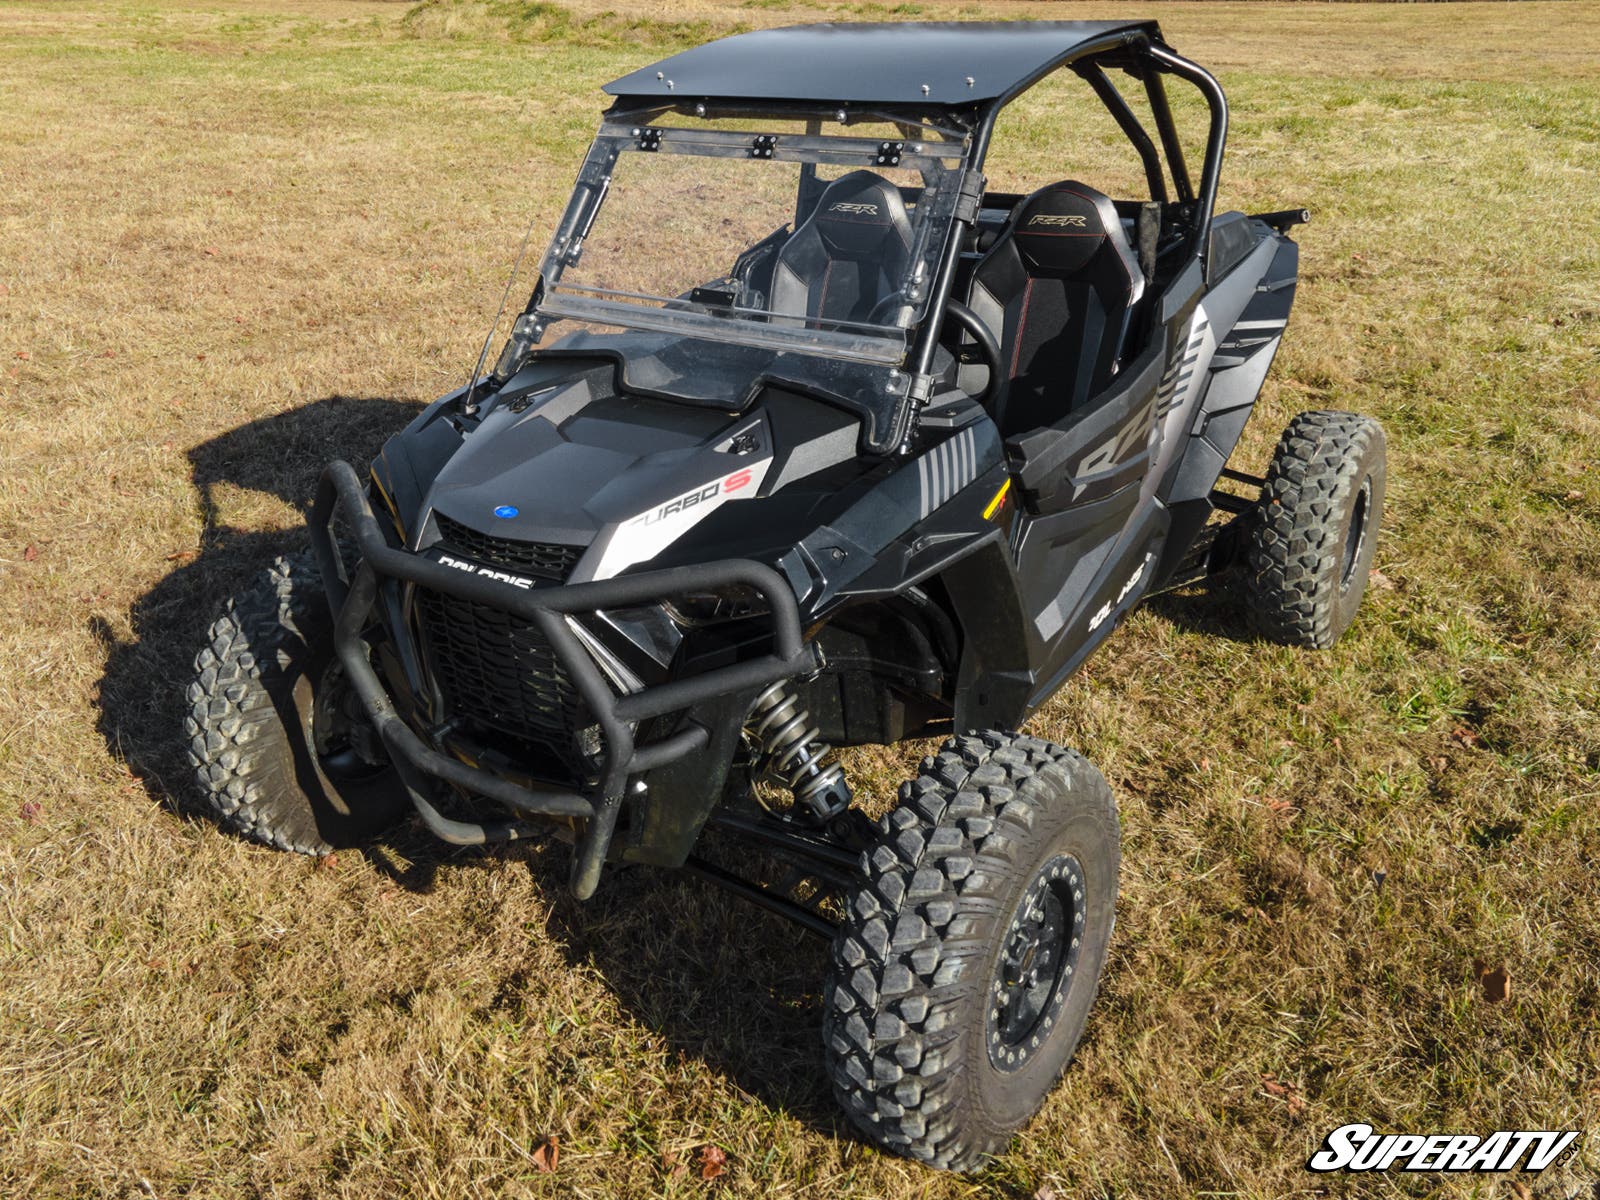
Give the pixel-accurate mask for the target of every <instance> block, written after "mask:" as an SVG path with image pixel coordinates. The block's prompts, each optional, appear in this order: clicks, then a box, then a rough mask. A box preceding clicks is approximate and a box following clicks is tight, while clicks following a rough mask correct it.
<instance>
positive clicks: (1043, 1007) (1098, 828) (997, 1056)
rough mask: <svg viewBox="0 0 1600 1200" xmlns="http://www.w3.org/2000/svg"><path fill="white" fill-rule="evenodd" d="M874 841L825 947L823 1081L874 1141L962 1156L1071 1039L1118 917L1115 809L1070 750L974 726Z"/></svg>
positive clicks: (978, 1158) (910, 788)
mask: <svg viewBox="0 0 1600 1200" xmlns="http://www.w3.org/2000/svg"><path fill="white" fill-rule="evenodd" d="M877 842H878V844H877V845H876V846H875V847H873V848H871V849H870V850H868V851H866V852H865V853H864V854H863V855H862V869H863V871H864V873H865V876H866V879H865V882H863V883H862V884H860V885H859V887H858V888H857V890H856V891H855V893H854V894H853V895H852V896H851V897H850V901H849V906H848V911H847V912H846V914H845V918H844V921H843V923H842V924H841V926H840V929H839V932H838V934H837V936H836V937H835V939H834V943H833V955H832V971H831V979H830V983H829V987H828V992H827V997H826V1015H825V1018H824V1025H823V1034H824V1041H825V1045H826V1054H827V1060H828V1069H829V1074H830V1076H831V1078H832V1080H833V1084H834V1092H835V1095H836V1096H837V1098H838V1100H839V1103H840V1105H841V1106H842V1107H843V1108H844V1110H845V1112H846V1113H847V1114H848V1115H849V1117H850V1120H851V1121H852V1123H853V1124H854V1125H855V1126H856V1127H857V1128H858V1129H860V1130H861V1131H862V1132H863V1133H865V1134H866V1135H867V1136H868V1137H869V1138H871V1139H872V1140H873V1141H875V1142H877V1143H879V1144H880V1145H882V1146H884V1147H886V1148H888V1149H891V1150H894V1151H896V1152H898V1153H901V1154H906V1155H909V1156H910V1157H912V1158H916V1159H920V1160H921V1161H923V1162H926V1163H930V1164H932V1165H934V1166H937V1167H943V1168H947V1169H951V1170H972V1169H974V1168H976V1167H979V1166H981V1165H982V1164H983V1162H984V1160H985V1159H986V1158H987V1157H989V1156H990V1155H994V1154H998V1153H1000V1152H1001V1151H1003V1150H1004V1149H1005V1147H1006V1145H1007V1143H1008V1142H1009V1141H1010V1139H1011V1136H1012V1134H1014V1133H1015V1132H1016V1131H1017V1129H1019V1128H1020V1127H1021V1126H1022V1125H1023V1124H1024V1123H1025V1122H1026V1121H1027V1120H1028V1119H1029V1118H1030V1117H1031V1116H1032V1115H1033V1114H1034V1113H1035V1112H1036V1111H1037V1110H1038V1108H1039V1106H1040V1104H1042V1103H1043V1101H1044V1099H1045V1096H1046V1095H1047V1094H1048V1093H1049V1091H1050V1089H1051V1088H1052V1087H1053V1086H1054V1085H1055V1083H1056V1081H1057V1079H1059V1078H1060V1075H1061V1072H1062V1071H1063V1070H1064V1069H1065V1068H1066V1065H1067V1063H1068V1061H1069V1060H1070V1059H1071V1057H1072V1054H1073V1051H1074V1049H1075V1048H1076V1047H1077V1044H1078V1039H1079V1038H1080V1037H1081V1036H1082V1033H1083V1028H1084V1024H1085V1022H1086V1021H1087V1020H1088V1016H1089V1008H1090V1006H1091V1005H1092V1004H1093V1003H1094V997H1095V991H1096V989H1097V987H1098V984H1099V978H1100V971H1101V968H1102V967H1103V966H1104V964H1105V955H1106V947H1107V945H1108V943H1109V941H1110V938H1111V930H1112V925H1113V922H1114V919H1115V906H1116V898H1117V871H1118V866H1119V860H1120V848H1119V829H1118V824H1117V812H1116V805H1115V803H1114V802H1113V800H1112V797H1111V790H1110V788H1109V787H1107V785H1106V782H1105V779H1104V778H1103V777H1102V776H1101V775H1100V773H1099V772H1098V771H1097V770H1095V769H1094V767H1093V766H1091V765H1090V764H1089V762H1088V761H1087V760H1086V759H1084V758H1083V757H1082V756H1081V755H1078V754H1076V753H1074V752H1073V751H1070V750H1064V749H1062V748H1061V747H1059V746H1054V745H1052V744H1050V743H1049V742H1044V741H1040V740H1039V739H1037V738H1032V737H1027V736H1024V735H1022V734H1016V733H993V732H989V733H983V734H975V735H967V736H963V737H957V738H952V739H951V740H950V741H949V742H947V743H946V744H945V746H944V748H943V749H942V750H941V751H940V753H939V754H937V755H936V756H933V757H930V758H928V759H925V760H924V761H923V763H922V768H921V772H920V774H919V775H918V777H917V779H916V780H914V781H913V782H911V783H908V784H905V785H904V786H903V787H902V788H901V791H900V804H899V807H898V808H896V809H895V810H894V812H892V813H890V814H889V816H888V817H886V818H885V819H884V820H883V821H881V822H880V823H879V827H878V839H877Z"/></svg>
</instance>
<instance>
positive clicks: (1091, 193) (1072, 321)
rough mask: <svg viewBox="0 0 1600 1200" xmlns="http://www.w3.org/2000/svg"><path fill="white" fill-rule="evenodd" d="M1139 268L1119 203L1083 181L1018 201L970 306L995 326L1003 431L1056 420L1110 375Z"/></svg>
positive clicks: (981, 269) (1140, 281)
mask: <svg viewBox="0 0 1600 1200" xmlns="http://www.w3.org/2000/svg"><path fill="white" fill-rule="evenodd" d="M1144 290H1145V279H1144V272H1143V271H1142V270H1141V269H1140V266H1139V260H1138V258H1137V257H1136V256H1135V254H1134V252H1133V247H1132V246H1131V245H1130V244H1129V242H1128V235H1127V233H1126V232H1125V231H1124V230H1123V227H1122V219H1121V217H1120V216H1119V215H1118V214H1117V210H1116V206H1115V205H1114V204H1112V202H1111V199H1110V198H1109V197H1108V196H1106V195H1105V194H1104V193H1102V192H1097V191H1095V189H1094V188H1092V187H1089V186H1088V185H1087V184H1082V183H1078V182H1076V181H1073V180H1066V181H1063V182H1061V183H1052V184H1048V185H1046V186H1045V187H1042V188H1040V189H1039V190H1038V191H1036V192H1034V193H1033V194H1032V195H1031V196H1029V197H1027V198H1026V199H1025V200H1023V201H1022V202H1021V203H1020V204H1018V205H1017V207H1016V211H1015V212H1014V213H1013V214H1012V217H1011V221H1010V223H1009V224H1008V225H1007V227H1006V229H1005V231H1004V232H1003V233H1001V235H1000V237H999V238H998V239H996V241H995V243H994V245H993V246H992V247H991V248H990V250H989V252H988V253H987V254H986V255H985V256H984V258H983V260H982V261H981V262H979V263H978V265H977V267H976V269H974V271H973V274H972V286H971V289H970V298H969V300H968V304H969V306H970V307H971V308H972V310H973V312H974V313H976V314H977V316H978V317H979V319H980V320H982V321H983V323H984V324H985V325H987V326H988V327H989V329H990V330H991V331H992V332H993V333H994V335H995V337H996V339H997V340H998V342H999V344H1000V346H1001V347H1002V355H1003V354H1004V352H1005V350H1006V349H1007V348H1009V351H1010V360H1009V361H1008V362H1003V363H1001V370H1002V372H1004V374H1005V376H1006V378H1005V379H1004V380H1003V381H1002V386H1001V388H1000V390H999V391H998V392H997V393H996V399H995V401H994V406H993V407H994V413H993V415H994V419H995V423H996V424H997V425H998V426H999V427H1000V432H1001V434H1002V435H1003V436H1012V435H1015V434H1018V433H1023V432H1026V431H1027V430H1030V429H1039V428H1042V427H1044V426H1047V425H1055V424H1058V423H1059V422H1060V421H1061V419H1062V417H1064V416H1066V415H1067V414H1068V413H1070V412H1072V411H1073V410H1075V409H1079V408H1081V407H1082V406H1083V405H1084V404H1086V403H1087V402H1088V401H1089V400H1090V398H1091V397H1093V396H1096V395H1098V394H1099V393H1100V391H1101V390H1102V389H1103V388H1104V387H1105V386H1106V385H1107V384H1108V383H1109V382H1110V381H1111V378H1112V376H1114V375H1115V374H1116V372H1117V368H1118V366H1119V365H1120V362H1121V360H1122V357H1123V354H1124V352H1125V350H1126V347H1125V345H1124V343H1125V342H1126V341H1127V337H1128V331H1129V327H1130V325H1131V324H1132V318H1133V313H1134V308H1135V306H1136V305H1137V304H1138V303H1139V300H1140V298H1141V297H1142V296H1143V295H1144Z"/></svg>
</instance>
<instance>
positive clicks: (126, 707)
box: [91, 396, 420, 812]
mask: <svg viewBox="0 0 1600 1200" xmlns="http://www.w3.org/2000/svg"><path fill="white" fill-rule="evenodd" d="M419 411H420V406H418V405H414V404H407V403H403V402H401V401H397V400H381V399H368V398H356V397H348V396H330V397H328V398H327V399H325V400H319V401H317V402H316V403H314V404H310V405H307V406H305V407H303V408H298V409H295V410H293V411H292V412H286V413H280V414H278V415H276V416H272V417H266V418H263V419H262V420H259V421H251V422H250V423H249V424H246V425H241V426H239V428H237V429H234V430H230V431H229V432H228V433H225V434H222V435H221V436H219V437H216V438H213V439H212V440H211V441H209V442H205V443H202V444H201V445H199V446H196V447H195V448H194V449H193V450H191V451H190V452H189V464H190V475H191V479H192V480H193V483H194V489H195V493H196V496H197V499H198V501H199V504H200V511H201V515H202V518H203V521H204V524H203V526H202V528H201V532H200V549H199V553H198V554H197V556H196V557H195V558H194V559H193V560H192V561H189V562H186V563H182V564H181V565H179V566H177V567H176V568H174V569H173V571H172V572H171V573H170V574H168V575H167V576H166V577H165V578H164V579H162V580H161V581H160V582H159V583H157V584H156V585H155V587H153V588H151V589H150V591H148V592H147V593H145V595H143V596H141V597H140V598H139V599H138V600H137V601H136V602H135V603H134V605H133V608H132V609H131V610H130V612H129V614H128V616H129V624H130V625H131V626H132V628H133V636H132V637H131V638H129V639H123V638H120V637H119V636H118V635H117V633H116V631H115V630H113V629H112V628H111V627H110V626H109V625H108V624H107V623H106V622H104V621H101V620H98V619H96V620H95V621H93V622H92V624H91V631H92V632H93V633H94V635H95V636H96V637H97V638H98V639H99V640H100V641H101V643H102V644H103V645H104V646H105V648H106V669H105V674H104V676H102V678H101V680H100V689H99V705H100V718H99V722H98V727H99V730H100V734H101V736H103V737H104V738H105V739H106V744H107V745H108V746H109V747H110V749H111V752H112V753H113V754H114V755H116V756H117V757H118V758H120V759H122V760H123V761H124V762H126V763H127V764H128V767H129V769H130V770H131V771H132V772H133V774H134V775H135V776H136V777H137V778H138V779H139V780H140V782H141V783H142V784H143V785H144V787H145V790H146V791H148V792H149V794H150V796H151V797H152V798H153V799H154V800H156V801H157V802H158V803H160V804H161V805H163V806H165V807H166V808H168V809H169V810H171V811H174V812H178V811H184V812H187V811H193V806H192V805H191V804H190V800H191V799H192V788H191V785H190V783H189V772H190V767H189V762H188V759H187V758H186V756H185V754H184V746H185V743H186V740H187V739H186V738H185V735H184V730H183V718H184V714H185V709H186V705H185V703H184V692H185V689H186V688H187V687H188V685H189V679H190V676H191V674H192V668H193V664H194V657H195V654H196V653H197V652H198V651H199V649H200V647H201V646H202V644H204V641H205V636H206V631H207V629H209V628H210V625H211V623H212V621H214V620H215V619H216V618H217V616H218V614H219V613H221V611H222V609H223V606H224V605H225V604H226V602H227V599H228V597H229V596H231V595H233V594H235V593H236V592H238V591H240V590H241V589H242V588H245V587H248V586H249V585H250V583H251V582H252V581H253V580H254V579H255V577H256V576H257V575H259V574H260V573H261V571H263V570H264V569H265V568H266V566H267V565H268V564H269V563H271V562H272V560H273V559H274V558H275V557H276V556H278V555H280V554H284V553H287V552H290V551H293V550H297V549H299V548H300V547H302V546H304V545H305V544H306V541H305V534H304V532H303V531H301V530H299V529H290V530H275V531H268V532H251V531H246V530H240V529H234V528H232V527H231V526H229V525H226V524H224V523H223V522H222V519H221V516H220V513H219V510H218V504H217V494H218V492H219V490H220V489H223V488H227V487H236V488H243V489H246V490H250V491H260V492H267V493H270V494H271V495H274V496H276V497H278V498H279V499H280V500H283V501H285V502H286V503H289V504H292V505H294V506H295V507H297V508H299V509H301V510H302V511H304V510H305V509H307V508H309V506H310V503H311V497H312V495H313V493H314V492H315V490H316V484H317V477H318V476H319V475H320V474H321V471H322V468H323V465H324V464H325V463H326V462H327V461H328V460H329V459H332V458H346V459H349V460H351V461H353V462H365V461H367V460H369V459H371V458H372V456H373V455H375V454H376V453H377V452H378V449H379V448H380V447H381V446H382V444H383V442H384V439H386V438H387V437H388V436H389V435H390V434H392V433H394V432H396V431H397V430H399V429H400V428H401V427H402V426H404V425H405V424H406V422H408V421H409V420H410V419H411V418H412V417H413V416H415V415H416V414H417V412H419Z"/></svg>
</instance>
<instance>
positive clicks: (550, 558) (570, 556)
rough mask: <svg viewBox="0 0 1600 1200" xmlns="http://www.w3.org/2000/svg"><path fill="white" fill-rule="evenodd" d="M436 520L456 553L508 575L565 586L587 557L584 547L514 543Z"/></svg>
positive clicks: (440, 517)
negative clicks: (517, 575) (515, 573)
mask: <svg viewBox="0 0 1600 1200" xmlns="http://www.w3.org/2000/svg"><path fill="white" fill-rule="evenodd" d="M433 519H434V520H435V521H437V522H438V523H439V537H440V539H441V540H442V541H443V543H444V544H445V545H447V546H448V547H450V549H451V550H454V551H455V552H456V553H458V554H464V555H466V557H468V558H473V559H476V560H477V561H478V562H481V563H486V564H488V565H489V566H491V567H504V568H505V569H506V570H507V571H516V572H517V573H518V574H521V575H531V576H532V577H533V578H535V579H540V580H544V581H545V582H548V583H563V582H565V581H566V578H567V576H568V575H570V574H572V568H573V567H575V566H577V565H578V559H579V558H580V557H581V556H582V554H583V547H582V546H561V545H557V544H556V543H554V542H514V541H512V540H511V539H510V538H497V537H491V536H490V535H489V534H487V533H479V532H478V531H477V530H476V529H469V528H468V527H467V526H465V525H463V524H461V522H460V521H452V520H451V519H450V518H449V517H447V516H445V515H444V514H443V513H434V514H433Z"/></svg>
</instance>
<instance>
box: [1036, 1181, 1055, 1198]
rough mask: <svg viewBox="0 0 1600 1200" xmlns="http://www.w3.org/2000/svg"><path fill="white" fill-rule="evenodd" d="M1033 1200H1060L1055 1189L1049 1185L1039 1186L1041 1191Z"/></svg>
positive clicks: (1037, 1192)
mask: <svg viewBox="0 0 1600 1200" xmlns="http://www.w3.org/2000/svg"><path fill="white" fill-rule="evenodd" d="M1033 1200H1058V1195H1057V1193H1056V1190H1055V1188H1053V1187H1051V1186H1050V1185H1049V1184H1048V1183H1042V1184H1040V1185H1039V1190H1038V1191H1036V1192H1035V1193H1034V1194H1033Z"/></svg>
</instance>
